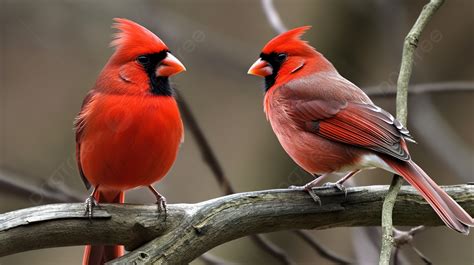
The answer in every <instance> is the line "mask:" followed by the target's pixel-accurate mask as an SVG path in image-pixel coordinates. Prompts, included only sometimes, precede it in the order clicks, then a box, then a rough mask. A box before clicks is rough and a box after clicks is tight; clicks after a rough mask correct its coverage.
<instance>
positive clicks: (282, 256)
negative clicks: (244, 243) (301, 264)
mask: <svg viewBox="0 0 474 265" xmlns="http://www.w3.org/2000/svg"><path fill="white" fill-rule="evenodd" d="M250 238H251V239H252V240H253V241H254V242H255V244H257V246H259V247H260V248H261V249H263V250H265V251H266V252H267V253H270V254H271V255H272V256H273V257H274V258H276V259H277V260H278V261H280V262H281V263H282V264H296V263H295V262H294V261H293V260H292V259H291V258H290V257H289V256H288V254H286V252H285V251H284V250H283V249H281V248H280V247H278V246H277V245H275V244H273V242H272V241H270V240H268V239H267V238H265V237H263V236H262V235H252V236H251V237H250Z"/></svg>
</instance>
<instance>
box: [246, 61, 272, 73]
mask: <svg viewBox="0 0 474 265" xmlns="http://www.w3.org/2000/svg"><path fill="white" fill-rule="evenodd" d="M247 74H249V75H257V76H262V77H266V76H269V75H271V74H273V68H272V66H271V65H270V64H269V63H268V62H267V61H264V60H262V59H261V58H259V59H258V60H257V61H256V62H255V63H253V64H252V66H251V67H250V69H249V71H248V72H247Z"/></svg>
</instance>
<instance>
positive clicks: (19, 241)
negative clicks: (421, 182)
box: [0, 185, 474, 264]
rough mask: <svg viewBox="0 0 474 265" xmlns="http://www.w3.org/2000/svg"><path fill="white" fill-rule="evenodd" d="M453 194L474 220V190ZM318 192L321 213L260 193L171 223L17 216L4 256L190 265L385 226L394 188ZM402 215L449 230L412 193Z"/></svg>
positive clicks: (76, 209)
mask: <svg viewBox="0 0 474 265" xmlns="http://www.w3.org/2000/svg"><path fill="white" fill-rule="evenodd" d="M445 190H446V191H447V192H448V193H449V194H450V195H451V196H453V198H454V199H455V200H457V201H458V202H459V203H460V204H461V205H462V206H463V207H464V208H465V209H466V211H468V212H469V213H470V214H473V213H474V185H457V186H447V187H445ZM315 191H316V193H317V194H318V195H319V196H320V197H321V199H322V203H323V204H322V205H323V206H320V207H317V206H315V205H314V202H313V201H312V200H311V199H310V198H309V196H308V195H307V194H305V193H303V192H297V191H292V190H286V189H285V190H267V191H256V192H246V193H238V194H233V195H229V196H224V197H220V198H217V199H212V200H209V201H205V202H201V203H197V204H172V205H169V206H168V217H167V219H166V221H164V218H162V216H157V212H156V205H129V204H128V205H115V204H101V205H100V206H98V208H97V209H96V211H95V212H94V213H95V216H94V220H93V221H92V222H90V221H89V220H88V218H87V216H85V215H84V205H83V204H82V203H73V204H51V205H44V206H38V207H33V208H27V209H22V210H17V211H13V212H9V213H5V214H2V215H0V256H5V255H9V254H13V253H18V252H22V251H27V250H33V249H39V248H49V247H59V246H73V245H85V244H93V245H94V244H96V245H117V244H121V245H125V246H126V248H127V249H128V250H133V249H135V248H137V247H138V246H141V247H139V248H138V249H136V250H135V251H133V252H131V253H129V254H127V255H125V256H123V257H121V258H119V259H117V260H114V261H111V262H110V264H134V262H136V263H143V262H145V261H146V262H147V263H154V264H185V263H188V262H190V261H192V260H193V259H195V258H196V257H199V256H200V255H202V254H203V253H205V252H206V251H208V250H209V249H211V248H213V247H215V246H217V245H219V244H222V243H225V242H228V241H230V240H233V239H236V238H239V237H243V236H246V235H250V234H257V233H267V232H274V231H280V230H288V229H327V228H331V227H346V226H374V225H380V212H381V208H382V201H383V198H384V196H385V195H386V192H387V186H368V187H357V188H349V189H348V190H347V191H348V195H347V199H344V194H341V193H340V192H337V191H334V190H333V189H326V188H318V189H315ZM394 212H395V216H394V217H395V219H394V222H395V223H396V224H397V225H409V226H415V225H430V226H434V225H442V224H443V223H442V221H441V220H440V219H439V218H438V217H437V215H436V214H435V213H434V211H433V210H432V209H431V207H430V206H429V205H428V204H427V203H426V201H425V200H424V199H423V198H422V197H421V196H419V195H418V193H417V192H416V190H415V189H413V188H412V187H403V188H402V191H401V193H400V196H398V198H397V206H396V207H395V209H394ZM150 240H151V241H150ZM146 242H148V243H146ZM145 243H146V244H145ZM143 244H144V245H143Z"/></svg>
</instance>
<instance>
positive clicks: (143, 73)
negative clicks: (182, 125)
mask: <svg viewBox="0 0 474 265" xmlns="http://www.w3.org/2000/svg"><path fill="white" fill-rule="evenodd" d="M114 20H115V22H116V23H115V24H114V28H116V29H118V31H119V32H117V33H116V34H115V35H114V40H113V41H112V43H111V46H113V47H115V53H114V54H113V55H112V57H111V58H110V60H109V62H108V64H107V65H106V66H105V68H104V70H103V72H102V74H101V77H102V78H101V79H99V82H100V81H105V82H112V83H113V84H112V86H113V88H109V89H115V90H117V91H114V92H118V90H120V91H121V92H124V93H143V92H145V93H152V94H156V95H168V96H169V95H172V89H171V88H170V86H169V82H168V77H170V76H172V75H175V74H178V73H180V72H182V71H185V70H186V68H185V67H184V65H183V64H182V63H181V62H180V61H179V60H178V59H177V58H176V57H175V56H174V55H172V54H171V52H170V51H169V49H168V47H167V46H166V44H165V43H164V42H163V41H162V40H161V39H160V38H158V36H156V35H155V34H153V33H152V32H151V31H149V30H148V29H146V28H145V27H143V26H141V25H139V24H137V23H135V22H133V21H130V20H128V19H123V18H116V19H114ZM98 86H99V87H110V86H111V84H98ZM125 90H126V91H125Z"/></svg>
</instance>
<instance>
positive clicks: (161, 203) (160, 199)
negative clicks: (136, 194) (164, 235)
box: [148, 185, 168, 222]
mask: <svg viewBox="0 0 474 265" xmlns="http://www.w3.org/2000/svg"><path fill="white" fill-rule="evenodd" d="M148 189H149V190H150V191H151V192H152V193H153V195H155V198H156V205H157V206H158V217H159V216H160V214H161V213H162V212H163V213H164V214H165V222H166V217H167V215H168V209H167V208H166V198H165V197H164V196H163V195H161V194H160V193H159V192H158V191H157V190H156V189H155V188H153V186H151V185H149V186H148Z"/></svg>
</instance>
